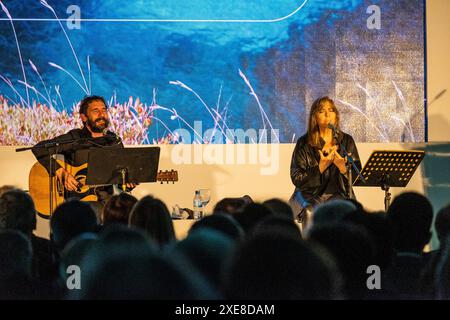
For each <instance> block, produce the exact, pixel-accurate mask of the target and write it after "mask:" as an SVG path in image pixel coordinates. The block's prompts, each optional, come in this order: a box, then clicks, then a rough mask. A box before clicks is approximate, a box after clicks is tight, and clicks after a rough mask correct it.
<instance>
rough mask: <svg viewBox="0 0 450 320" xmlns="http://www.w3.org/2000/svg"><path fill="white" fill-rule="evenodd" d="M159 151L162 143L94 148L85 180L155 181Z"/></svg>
mask: <svg viewBox="0 0 450 320" xmlns="http://www.w3.org/2000/svg"><path fill="white" fill-rule="evenodd" d="M160 151H161V149H160V148H159V147H139V148H114V147H105V148H92V149H90V150H89V155H88V170H87V177H86V184H88V185H105V184H121V185H122V184H125V183H141V182H156V180H157V174H158V165H159V155H160Z"/></svg>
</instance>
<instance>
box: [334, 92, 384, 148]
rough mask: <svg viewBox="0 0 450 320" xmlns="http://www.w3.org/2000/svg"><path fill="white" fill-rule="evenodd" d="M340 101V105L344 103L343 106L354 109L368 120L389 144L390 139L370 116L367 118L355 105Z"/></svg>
mask: <svg viewBox="0 0 450 320" xmlns="http://www.w3.org/2000/svg"><path fill="white" fill-rule="evenodd" d="M338 101H339V102H340V103H342V104H344V105H346V106H348V107H350V108H352V109H353V110H355V111H357V112H358V113H360V114H361V115H363V116H364V118H366V120H367V121H368V122H369V124H370V125H371V126H372V127H374V128H375V130H377V131H378V133H379V134H380V136H381V137H382V138H383V140H384V142H389V139H388V138H387V137H386V136H385V135H384V134H383V132H381V130H380V128H378V126H377V125H376V124H375V123H374V122H373V121H372V120H370V118H369V117H368V116H366V115H365V113H364V112H362V111H361V109H360V108H358V107H355V106H354V105H352V104H351V103H349V102H346V101H342V100H339V99H338Z"/></svg>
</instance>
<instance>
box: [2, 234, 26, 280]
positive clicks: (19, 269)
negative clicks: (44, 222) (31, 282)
mask: <svg viewBox="0 0 450 320" xmlns="http://www.w3.org/2000/svg"><path fill="white" fill-rule="evenodd" d="M32 256H33V251H32V248H31V242H30V240H29V239H28V238H27V237H26V236H25V235H24V234H23V233H22V232H20V231H18V230H0V281H4V280H12V279H16V278H28V277H31V261H32Z"/></svg>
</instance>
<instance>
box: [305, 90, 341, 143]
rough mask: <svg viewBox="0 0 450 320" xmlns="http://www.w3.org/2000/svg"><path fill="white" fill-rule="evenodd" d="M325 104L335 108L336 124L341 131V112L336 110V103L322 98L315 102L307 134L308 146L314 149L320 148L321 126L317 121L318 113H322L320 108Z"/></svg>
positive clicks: (328, 98) (327, 98)
mask: <svg viewBox="0 0 450 320" xmlns="http://www.w3.org/2000/svg"><path fill="white" fill-rule="evenodd" d="M325 102H328V103H330V104H331V105H332V106H333V109H334V112H335V113H336V123H335V127H336V128H337V129H338V130H340V127H339V111H338V109H337V108H336V105H335V104H334V101H333V100H332V99H331V98H330V97H328V96H325V97H321V98H319V99H317V100H316V101H314V102H313V104H312V106H311V111H310V113H309V120H308V132H307V141H308V144H309V145H311V146H312V147H316V148H320V131H319V125H318V124H317V121H316V113H317V112H319V111H320V108H321V107H322V106H323V104H324V103H325Z"/></svg>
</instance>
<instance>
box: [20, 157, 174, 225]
mask: <svg viewBox="0 0 450 320" xmlns="http://www.w3.org/2000/svg"><path fill="white" fill-rule="evenodd" d="M56 162H57V163H58V164H59V165H60V166H61V167H63V168H64V169H65V170H67V171H68V172H69V173H70V174H71V175H72V176H74V177H75V179H76V180H77V181H79V182H80V188H79V189H78V190H77V191H68V190H65V188H64V185H63V184H62V183H61V182H60V181H59V180H58V178H57V177H56V176H54V177H52V182H51V184H52V196H53V199H52V207H53V210H55V208H56V207H57V206H58V205H60V204H61V203H63V202H64V199H67V198H77V199H79V200H81V201H97V200H98V197H97V194H96V189H98V188H99V187H104V186H110V185H86V175H87V168H88V165H87V163H85V164H83V165H81V166H72V165H70V164H68V163H66V162H64V161H62V160H58V159H56ZM156 180H157V181H160V182H161V183H164V182H167V183H169V182H172V183H175V181H178V172H177V171H175V170H170V171H169V170H165V171H162V170H160V171H159V172H158V174H157V176H156ZM28 189H29V193H30V196H31V198H32V199H33V201H34V206H35V209H36V212H37V213H38V214H39V215H40V216H41V217H43V218H49V217H50V215H51V213H53V212H50V180H49V174H48V172H47V170H46V169H45V168H44V166H42V165H41V164H40V163H39V162H36V163H35V164H34V165H33V167H32V168H31V170H30V174H29V177H28Z"/></svg>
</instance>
